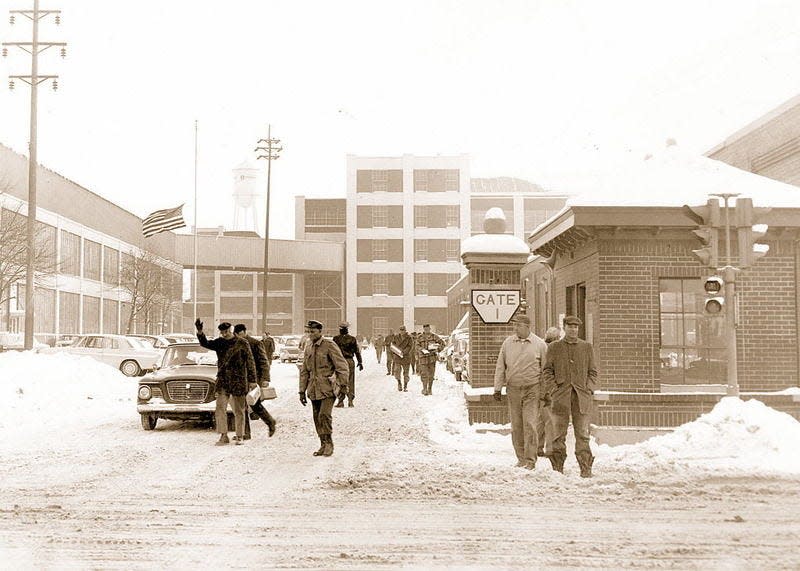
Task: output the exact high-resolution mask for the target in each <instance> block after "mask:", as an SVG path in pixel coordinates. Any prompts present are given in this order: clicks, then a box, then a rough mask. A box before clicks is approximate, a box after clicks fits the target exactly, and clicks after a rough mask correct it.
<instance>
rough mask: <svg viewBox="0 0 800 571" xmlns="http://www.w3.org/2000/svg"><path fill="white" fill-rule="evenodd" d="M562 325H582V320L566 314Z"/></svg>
mask: <svg viewBox="0 0 800 571" xmlns="http://www.w3.org/2000/svg"><path fill="white" fill-rule="evenodd" d="M564 325H583V321H581V320H580V319H579V318H577V317H575V316H574V315H567V316H566V317H565V318H564Z"/></svg>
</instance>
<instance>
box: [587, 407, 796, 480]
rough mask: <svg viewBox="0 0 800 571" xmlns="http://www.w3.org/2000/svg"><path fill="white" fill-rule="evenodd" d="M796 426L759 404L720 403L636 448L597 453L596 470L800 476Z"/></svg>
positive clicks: (627, 447)
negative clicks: (673, 429)
mask: <svg viewBox="0 0 800 571" xmlns="http://www.w3.org/2000/svg"><path fill="white" fill-rule="evenodd" d="M798 450H800V422H797V421H796V420H795V419H794V418H793V417H791V416H790V415H788V414H786V413H783V412H779V411H777V410H774V409H772V408H769V407H768V406H766V405H765V404H764V403H762V402H760V401H758V400H748V401H742V400H740V399H738V398H735V397H726V398H723V399H722V400H720V402H719V403H717V405H716V406H715V407H714V409H713V410H712V411H711V412H709V413H708V414H704V415H702V416H701V417H700V418H698V419H697V420H695V421H693V422H689V423H687V424H684V425H682V426H680V427H678V428H677V429H676V430H675V431H674V432H671V433H669V434H665V435H663V436H656V437H653V438H650V439H649V440H646V441H644V442H640V443H638V444H632V445H626V446H617V447H614V448H610V447H608V446H600V447H599V455H598V456H599V457H598V460H597V461H596V465H597V467H598V470H605V469H612V470H614V469H622V470H636V471H660V472H672V473H676V474H679V475H680V474H682V475H690V476H691V475H698V476H705V475H712V474H713V475H717V476H722V475H725V476H775V475H791V476H797V475H800V454H798V453H797V451H798Z"/></svg>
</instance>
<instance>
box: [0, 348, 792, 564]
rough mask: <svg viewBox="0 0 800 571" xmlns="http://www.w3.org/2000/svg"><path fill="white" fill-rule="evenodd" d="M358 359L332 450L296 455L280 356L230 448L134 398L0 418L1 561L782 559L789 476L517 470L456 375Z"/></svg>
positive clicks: (787, 550) (291, 369) (309, 445)
mask: <svg viewBox="0 0 800 571" xmlns="http://www.w3.org/2000/svg"><path fill="white" fill-rule="evenodd" d="M366 365H367V366H366V370H365V371H364V372H363V373H362V374H361V375H360V376H359V379H358V381H357V382H358V385H357V390H358V397H357V399H356V407H355V408H352V409H348V408H345V409H334V442H335V445H336V450H335V454H334V456H333V457H331V458H314V457H312V456H311V452H312V451H313V450H315V449H316V448H317V446H318V441H317V439H316V437H315V435H314V432H313V425H312V421H311V410H310V408H311V407H310V406H309V407H306V408H303V407H302V406H300V404H299V403H298V402H297V395H296V368H295V366H294V365H291V364H286V365H281V364H276V365H275V368H274V373H273V376H274V378H275V379H276V380H275V383H274V384H275V386H276V387H277V388H278V390H279V393H280V397H279V399H278V400H277V401H272V402H271V403H270V405H271V406H269V409H270V411H271V412H272V413H273V414H274V415H275V416H276V418H278V420H279V426H278V433H277V434H276V435H275V437H273V438H271V439H270V438H267V436H266V427H265V426H263V424H258V425H256V424H255V423H254V438H253V440H252V441H250V442H249V443H247V445H246V446H227V447H215V446H213V443H214V441H215V440H216V436H215V434H214V433H213V432H211V431H210V430H208V429H206V428H203V427H202V426H199V425H193V424H182V423H177V422H165V421H159V426H158V428H157V429H156V430H155V431H153V432H145V431H143V430H142V429H141V427H140V424H139V419H138V417H137V415H136V413H135V406H134V403H133V400H131V401H130V402H123V403H121V404H118V405H111V404H109V405H108V406H106V407H105V408H104V410H105V412H106V413H107V414H105V415H101V416H100V417H99V420H98V421H97V422H95V423H92V422H91V419H89V420H87V421H86V422H87V425H86V426H82V427H81V429H80V430H76V429H73V428H72V427H73V425H74V423H72V424H70V423H66V424H65V426H64V428H63V430H62V429H60V428H59V426H60V419H59V418H51V417H48V416H42V417H40V418H38V419H37V420H36V422H37V424H44V425H46V426H49V427H50V431H49V432H45V431H43V430H38V431H33V432H31V434H32V436H30V437H26V433H25V432H24V431H20V430H13V427H5V428H4V430H3V432H4V435H5V436H4V442H3V443H2V446H1V447H0V460H1V461H2V464H0V481H2V486H1V487H0V566H2V567H4V568H16V569H27V568H36V569H43V568H44V569H64V568H81V569H83V568H92V569H95V568H97V569H109V568H117V569H131V568H142V569H152V568H157V567H158V568H161V567H167V566H170V567H173V568H189V567H199V568H224V567H249V568H254V567H255V568H319V569H375V568H390V567H404V568H420V569H423V568H424V569H430V568H465V567H472V568H489V567H491V568H495V569H497V568H541V567H580V568H608V569H612V568H621V567H638V568H659V569H661V568H676V569H686V568H697V569H701V568H702V569H709V568H711V569H714V568H723V569H738V568H742V569H744V568H798V567H800V553H799V552H798V550H797V545H798V540H799V539H800V521H798V518H797V516H796V514H797V513H800V494H798V493H797V492H798V490H799V489H800V485H799V484H798V480H797V479H796V478H752V477H747V478H730V477H727V478H709V477H703V478H696V477H695V478H688V477H685V476H683V477H678V476H672V475H664V474H663V473H658V472H654V473H648V474H647V475H642V474H637V473H633V472H625V471H624V470H621V469H617V468H613V469H612V468H611V467H610V466H609V468H608V470H607V471H606V472H604V471H603V464H602V462H598V464H596V472H597V475H596V477H595V478H593V479H591V480H589V481H587V480H581V479H580V478H578V477H577V475H576V472H577V467H576V466H575V464H574V459H572V458H571V459H570V460H569V461H568V463H567V471H568V474H567V475H566V476H561V475H557V474H554V473H553V472H552V471H551V470H550V469H549V466H547V465H546V463H540V465H539V466H538V467H537V469H536V471H535V472H533V473H530V472H526V471H522V470H519V469H515V468H512V467H510V466H511V464H513V453H512V452H511V450H510V448H511V446H510V441H509V439H508V437H500V436H496V435H488V436H484V437H480V438H479V439H478V440H476V439H474V438H469V437H464V436H463V431H464V427H463V426H462V425H461V423H460V421H461V420H462V419H460V418H453V414H452V411H453V410H454V406H453V405H454V404H455V403H459V402H463V397H462V396H461V395H460V392H459V391H460V386H459V385H457V384H455V383H454V382H447V383H446V382H442V381H441V380H440V381H438V382H437V383H436V384H435V385H434V395H433V396H432V397H423V396H422V395H421V394H419V391H420V383H419V380H418V378H417V377H413V380H412V384H411V386H410V389H409V392H407V393H399V392H398V391H397V389H396V385H395V383H394V380H393V379H392V378H390V377H388V376H386V375H385V366H383V365H378V364H376V363H375V361H374V353H371V352H370V355H369V357H368V358H367V360H366ZM439 376H440V377H444V376H445V374H444V373H443V371H440V372H439ZM130 386H131V387H133V386H134V385H130ZM127 390H128V389H127V388H126V391H127ZM131 396H132V395H131ZM459 399H460V400H459ZM6 429H8V430H6ZM8 436H10V437H11V438H7V437H8ZM476 442H478V444H476Z"/></svg>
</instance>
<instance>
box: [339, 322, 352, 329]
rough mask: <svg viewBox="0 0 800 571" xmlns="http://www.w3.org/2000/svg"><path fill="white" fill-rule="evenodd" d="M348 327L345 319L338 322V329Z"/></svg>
mask: <svg viewBox="0 0 800 571" xmlns="http://www.w3.org/2000/svg"><path fill="white" fill-rule="evenodd" d="M348 327H350V324H349V323H348V322H347V321H342V322H341V323H340V324H339V329H347V328H348Z"/></svg>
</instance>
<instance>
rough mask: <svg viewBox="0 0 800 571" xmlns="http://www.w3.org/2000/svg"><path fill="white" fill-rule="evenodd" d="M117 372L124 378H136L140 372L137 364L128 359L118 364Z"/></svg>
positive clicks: (140, 369)
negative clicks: (120, 372)
mask: <svg viewBox="0 0 800 571" xmlns="http://www.w3.org/2000/svg"><path fill="white" fill-rule="evenodd" d="M119 370H120V371H122V374H123V375H125V376H126V377H138V376H139V375H140V374H141V372H142V368H141V367H140V366H139V363H137V362H136V361H133V360H130V359H128V360H127V361H123V362H122V363H120V366H119Z"/></svg>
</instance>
